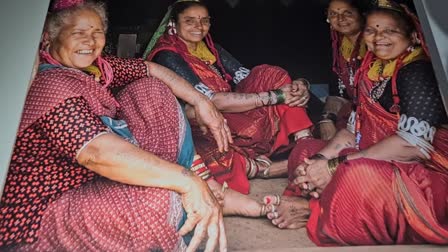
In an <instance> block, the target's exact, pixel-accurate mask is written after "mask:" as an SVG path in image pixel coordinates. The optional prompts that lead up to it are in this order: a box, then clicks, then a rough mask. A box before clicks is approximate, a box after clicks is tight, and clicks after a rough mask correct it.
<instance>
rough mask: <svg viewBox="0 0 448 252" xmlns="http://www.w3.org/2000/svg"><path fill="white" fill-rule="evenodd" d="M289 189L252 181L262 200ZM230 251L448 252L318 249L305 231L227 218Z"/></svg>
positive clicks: (255, 193) (277, 183)
mask: <svg viewBox="0 0 448 252" xmlns="http://www.w3.org/2000/svg"><path fill="white" fill-rule="evenodd" d="M285 186H286V179H269V180H262V179H255V180H252V181H251V193H250V196H251V197H253V198H254V199H257V200H260V201H261V199H262V198H263V196H264V195H266V194H272V193H277V194H281V193H282V192H283V189H284V188H285ZM224 223H225V226H226V232H227V241H228V250H229V251H260V252H266V251H276V252H277V251H278V252H292V251H304V252H324V251H330V252H341V251H354V252H369V251H373V252H386V251H397V252H405V251H406V252H407V251H415V252H417V251H419V252H420V251H422V252H427V251H428V252H429V251H436V252H437V251H444V252H447V251H448V247H437V246H370V247H367V246H366V247H337V248H320V247H316V246H315V245H314V244H313V243H312V242H311V241H310V240H309V239H308V236H307V234H306V230H305V229H300V230H280V229H278V228H276V227H274V226H273V225H272V224H271V223H270V222H269V221H268V220H267V219H261V218H259V219H250V218H242V217H225V218H224Z"/></svg>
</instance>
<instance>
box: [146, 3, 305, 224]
mask: <svg viewBox="0 0 448 252" xmlns="http://www.w3.org/2000/svg"><path fill="white" fill-rule="evenodd" d="M210 26H211V23H210V16H209V13H208V9H207V7H206V6H205V5H204V4H203V3H201V2H200V1H185V0H180V1H177V2H176V3H174V4H173V5H172V6H171V7H170V9H169V12H168V13H167V15H166V16H165V18H164V20H163V21H162V24H161V26H160V27H159V29H158V30H157V31H156V33H155V35H154V36H153V38H152V40H151V42H150V44H149V46H148V48H147V49H146V52H145V56H144V57H145V58H146V59H148V60H151V61H154V62H157V63H159V64H161V65H164V66H166V67H168V68H170V69H172V70H174V71H175V72H176V73H177V74H179V75H181V76H182V77H183V78H185V79H186V80H187V81H189V82H190V83H191V85H193V86H194V87H195V88H196V89H197V90H199V91H200V92H202V93H203V94H205V95H206V96H208V97H209V99H210V100H211V101H212V102H213V103H214V104H215V105H216V106H217V108H218V109H219V110H220V111H221V112H223V113H224V116H225V118H226V119H227V122H228V125H229V127H230V130H231V132H232V136H233V141H234V143H233V145H232V146H231V148H230V150H229V151H228V152H227V153H224V154H223V153H219V152H218V151H217V148H216V144H215V143H213V142H212V141H211V140H212V138H211V137H210V135H209V134H203V133H202V132H201V130H200V128H199V127H197V123H196V120H195V119H194V113H189V112H190V111H191V110H190V109H189V107H188V106H187V107H186V110H187V115H188V116H189V118H190V122H191V124H192V130H193V138H194V142H195V147H196V149H197V151H198V153H199V154H200V155H201V156H202V158H203V160H204V161H205V164H206V166H207V167H208V168H209V169H210V171H211V174H212V175H213V176H214V178H215V179H216V181H217V182H219V183H221V184H222V183H224V182H226V184H228V185H229V187H230V188H231V189H233V190H235V191H238V192H240V193H243V194H247V193H249V182H248V179H249V178H254V177H264V178H267V177H271V176H275V175H278V174H282V173H283V174H286V171H287V169H286V162H283V163H281V165H278V166H276V165H273V166H271V164H272V162H271V160H270V159H269V156H270V155H271V154H273V153H274V152H276V151H278V150H279V149H281V148H285V147H288V146H290V143H292V141H293V140H294V139H295V140H298V139H300V138H303V137H307V136H309V135H310V133H309V129H308V128H309V127H310V126H311V125H312V123H311V121H310V119H309V118H308V116H307V114H306V110H305V108H303V106H304V105H305V104H306V103H307V101H308V99H309V93H308V87H307V83H306V81H305V80H303V79H302V80H297V81H294V82H293V81H292V80H291V78H290V77H289V75H288V73H287V72H286V71H285V70H283V69H281V68H279V67H275V66H268V65H261V66H258V67H255V68H253V69H252V70H249V69H247V68H244V67H243V66H242V65H241V64H240V63H239V62H238V61H237V60H236V59H235V58H233V56H232V55H230V54H229V53H228V52H227V51H225V50H224V49H223V48H222V47H220V46H219V45H217V44H214V43H213V41H212V39H211V36H210V34H209V29H210ZM290 139H291V140H292V141H290ZM216 181H215V180H212V181H211V182H209V185H210V186H211V187H212V188H217V189H219V188H220V185H219V184H218V183H217V182H216ZM233 190H229V191H227V192H228V193H226V197H225V198H224V212H225V213H226V214H229V211H227V210H229V208H228V206H229V204H231V203H228V200H227V198H231V197H229V196H231V195H229V194H230V193H236V192H235V191H233ZM237 195H239V196H238V197H240V196H241V198H240V203H241V204H237V205H240V206H239V207H238V210H237V211H236V212H232V211H231V212H230V214H242V215H246V216H259V215H260V213H261V214H264V210H263V209H261V205H259V204H258V203H256V202H253V204H249V203H248V202H252V201H251V200H250V199H249V198H248V197H246V196H243V195H241V194H237ZM232 205H233V204H232ZM251 205H253V207H251Z"/></svg>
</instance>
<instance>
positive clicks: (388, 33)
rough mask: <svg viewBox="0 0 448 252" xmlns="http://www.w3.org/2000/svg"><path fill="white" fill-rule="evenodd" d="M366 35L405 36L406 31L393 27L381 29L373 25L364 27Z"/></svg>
mask: <svg viewBox="0 0 448 252" xmlns="http://www.w3.org/2000/svg"><path fill="white" fill-rule="evenodd" d="M364 35H366V36H371V35H374V36H376V35H381V36H384V37H391V36H405V33H404V32H402V31H400V30H398V29H391V28H387V29H384V30H382V31H379V30H377V29H374V28H372V27H366V28H365V29H364Z"/></svg>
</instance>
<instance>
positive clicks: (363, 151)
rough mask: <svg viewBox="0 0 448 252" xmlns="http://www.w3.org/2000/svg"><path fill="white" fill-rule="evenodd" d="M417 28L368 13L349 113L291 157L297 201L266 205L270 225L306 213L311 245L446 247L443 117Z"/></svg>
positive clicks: (392, 11) (395, 15)
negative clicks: (331, 133) (326, 135)
mask: <svg viewBox="0 0 448 252" xmlns="http://www.w3.org/2000/svg"><path fill="white" fill-rule="evenodd" d="M420 30H421V29H420V24H419V22H418V20H417V18H416V17H415V16H414V15H413V14H412V13H410V12H409V10H408V9H407V8H406V7H405V6H400V5H397V4H396V3H394V2H392V1H378V3H377V6H375V8H373V9H372V10H371V11H370V12H369V13H368V14H367V19H366V28H365V30H364V32H363V36H364V40H365V41H366V44H367V46H368V48H369V52H368V53H367V54H366V57H365V58H364V61H363V63H362V65H361V67H360V68H359V70H358V75H357V79H356V81H355V83H354V88H355V92H354V94H355V95H356V97H357V99H356V101H357V103H356V105H357V107H356V110H355V111H353V113H352V117H351V120H349V123H348V125H347V129H343V130H341V131H339V132H338V133H337V134H336V136H335V137H334V138H333V139H332V140H331V141H330V142H329V143H328V144H327V145H325V143H323V142H321V143H320V146H319V147H312V148H310V147H309V148H307V149H305V148H300V146H298V147H296V148H295V149H294V150H293V152H292V153H291V156H290V158H289V162H290V164H289V168H290V177H291V178H292V179H291V185H290V186H288V188H287V190H286V191H285V195H289V196H299V197H284V198H282V199H281V200H278V199H279V198H278V197H267V198H266V200H267V201H272V202H273V203H274V204H277V205H279V206H278V207H277V212H276V213H269V215H268V218H270V219H272V222H273V224H275V225H277V226H278V227H280V228H300V227H303V226H305V224H306V221H307V219H308V216H309V214H310V212H311V215H310V216H309V222H308V224H307V228H308V233H309V236H310V238H311V239H312V240H313V241H314V242H315V243H316V244H318V245H374V244H409V243H412V244H420V243H434V244H448V228H447V223H448V204H447V202H448V191H447V190H446V188H447V185H448V169H447V168H448V152H447V151H448V131H447V129H446V128H445V127H443V125H444V124H446V123H447V118H446V111H445V110H444V107H443V103H442V99H441V96H440V93H439V90H438V86H437V82H436V79H435V76H434V73H433V69H432V66H431V62H430V61H429V58H428V55H427V51H426V49H425V43H424V39H423V36H422V34H421V33H420V32H419V31H420ZM309 141H310V142H311V141H317V140H309ZM309 146H312V145H309ZM308 195H310V196H312V199H311V200H310V201H309V202H308V199H307V196H308ZM300 196H304V197H300Z"/></svg>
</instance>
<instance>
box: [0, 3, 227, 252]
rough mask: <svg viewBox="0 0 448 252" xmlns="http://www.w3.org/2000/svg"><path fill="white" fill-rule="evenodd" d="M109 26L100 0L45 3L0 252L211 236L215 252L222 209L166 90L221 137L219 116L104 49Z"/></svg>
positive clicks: (127, 246) (182, 246)
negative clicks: (48, 7)
mask: <svg viewBox="0 0 448 252" xmlns="http://www.w3.org/2000/svg"><path fill="white" fill-rule="evenodd" d="M106 29H107V18H106V13H105V9H104V6H103V5H101V4H98V3H92V2H84V1H82V0H62V1H55V2H54V4H53V5H52V13H51V14H50V15H49V17H48V20H47V24H46V27H45V32H46V34H47V35H48V40H46V41H48V44H47V43H46V42H45V43H44V47H45V48H44V50H42V51H41V53H40V58H41V64H40V66H39V72H38V73H37V75H36V76H35V79H34V81H33V82H32V85H31V87H30V90H29V92H28V95H27V99H26V103H25V107H24V111H23V115H22V120H21V122H20V126H19V131H18V134H17V139H16V143H15V146H14V150H13V154H12V158H11V162H10V167H9V172H8V175H7V180H6V184H5V188H4V192H3V195H2V198H1V203H0V220H1V221H0V248H1V250H3V249H5V250H9V249H10V250H13V251H156V250H162V251H183V250H187V251H195V250H196V248H197V247H198V246H199V244H200V242H201V240H202V239H203V238H205V237H207V236H208V239H207V240H208V241H207V244H206V251H214V250H215V248H216V247H217V246H218V243H219V246H220V250H221V251H224V250H225V247H226V238H225V231H224V226H223V221H222V213H221V209H220V206H219V204H218V202H217V201H216V199H215V197H214V196H213V193H212V192H211V191H210V190H209V188H208V186H207V184H206V183H204V182H203V180H202V179H201V178H200V177H199V176H196V175H194V174H193V173H192V171H190V170H188V169H186V168H190V166H191V164H192V163H193V154H194V148H193V145H192V140H191V132H190V131H189V126H188V122H187V121H186V119H185V117H184V115H183V112H182V109H181V107H180V105H179V104H178V103H177V100H176V98H175V96H174V95H173V93H174V94H177V95H179V96H180V97H181V98H183V99H184V100H185V101H186V102H187V103H190V104H191V105H193V106H194V107H197V106H200V107H201V108H197V109H196V110H195V112H196V116H197V117H199V118H202V120H201V121H202V122H203V123H204V124H203V125H204V126H207V127H209V128H210V129H211V130H212V131H215V134H221V137H226V133H225V129H224V128H223V127H225V124H224V123H223V122H224V120H223V118H222V117H221V116H220V113H219V112H218V111H217V110H216V109H215V108H214V106H213V105H212V104H211V103H210V102H209V101H208V100H207V99H206V98H205V97H203V95H202V94H200V93H199V92H197V91H195V90H194V89H193V88H192V87H191V86H189V85H188V84H186V83H184V81H183V79H182V78H180V77H178V76H177V75H176V74H174V73H173V72H172V71H170V70H168V69H166V68H164V67H162V66H159V65H157V64H154V63H149V62H144V61H143V60H136V59H119V58H114V57H108V58H103V57H102V56H101V53H102V50H103V47H104V44H105V32H106ZM156 77H157V78H160V80H158V79H157V78H156ZM162 81H164V82H165V83H163V82H162ZM173 83H176V86H174V87H173V86H172V85H173ZM168 87H170V88H172V90H173V93H172V92H171V90H170V89H169V88H168ZM111 89H116V91H117V90H121V91H119V92H118V95H117V96H115V97H114V96H112V95H111V92H110V90H111ZM207 104H208V105H207ZM204 114H205V115H206V116H203V115H204ZM128 126H129V127H128ZM223 143H224V142H221V144H220V145H221V146H224V145H225V144H223ZM184 210H185V211H184ZM193 229H195V231H194V235H193V237H192V238H191V237H190V238H191V242H190V243H189V246H188V247H187V243H186V242H188V240H187V239H186V238H185V239H186V240H185V241H184V239H183V238H182V236H184V235H186V234H187V233H189V231H191V230H193Z"/></svg>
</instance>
